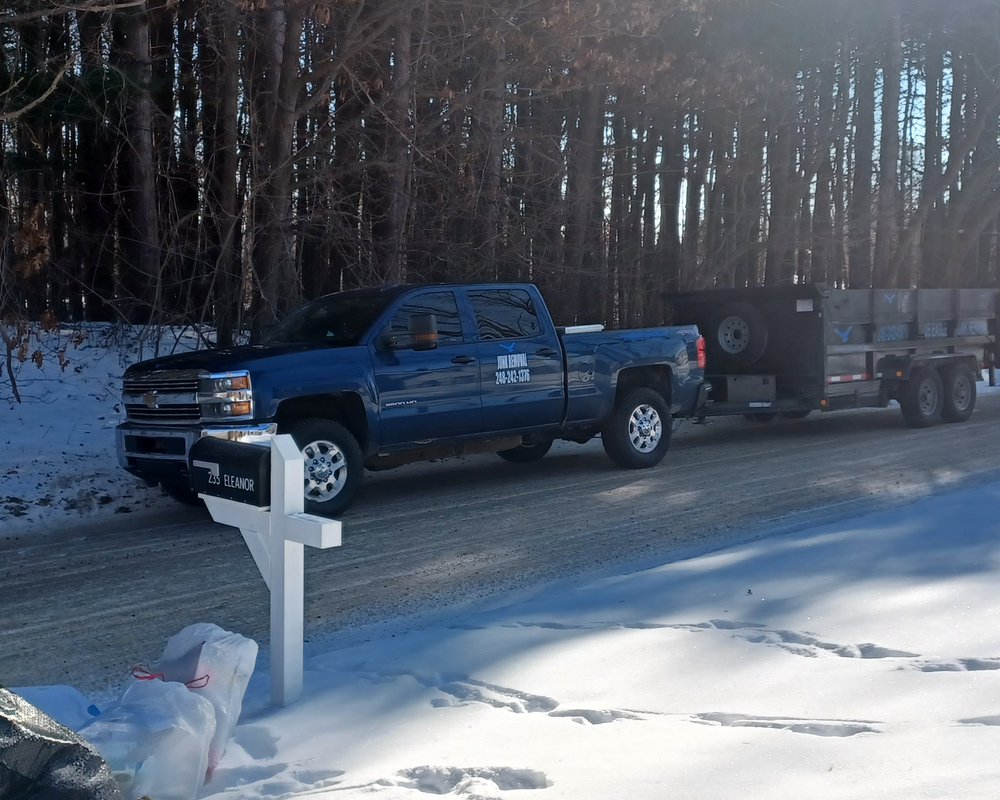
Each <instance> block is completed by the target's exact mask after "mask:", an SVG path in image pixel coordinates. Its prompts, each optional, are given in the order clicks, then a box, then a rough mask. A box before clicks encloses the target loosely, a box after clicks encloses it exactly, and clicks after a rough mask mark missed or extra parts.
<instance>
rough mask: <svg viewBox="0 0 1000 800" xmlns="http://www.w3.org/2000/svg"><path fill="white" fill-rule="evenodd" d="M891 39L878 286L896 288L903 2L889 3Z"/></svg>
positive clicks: (885, 69)
mask: <svg viewBox="0 0 1000 800" xmlns="http://www.w3.org/2000/svg"><path fill="white" fill-rule="evenodd" d="M886 14H887V22H888V36H887V37H886V44H885V52H884V56H883V59H882V125H881V128H882V137H881V146H880V148H879V163H880V167H879V189H878V212H877V216H876V221H875V261H874V265H875V266H874V269H875V276H874V283H873V285H874V286H877V287H878V288H880V289H888V288H892V287H893V286H895V284H896V275H897V272H896V270H894V269H892V264H891V261H890V259H891V255H892V252H893V248H894V244H895V241H896V239H897V231H896V221H897V214H898V210H897V204H898V202H899V81H900V66H901V59H902V20H901V9H900V0H886Z"/></svg>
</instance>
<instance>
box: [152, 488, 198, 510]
mask: <svg viewBox="0 0 1000 800" xmlns="http://www.w3.org/2000/svg"><path fill="white" fill-rule="evenodd" d="M160 487H161V488H162V489H163V493H164V494H165V495H166V496H167V497H169V498H170V499H171V500H176V501H177V502H178V503H183V504H184V505H186V506H200V505H204V501H203V500H202V499H201V498H200V497H198V493H197V492H196V491H195V490H194V489H192V488H191V487H190V486H183V485H181V484H179V483H161V484H160Z"/></svg>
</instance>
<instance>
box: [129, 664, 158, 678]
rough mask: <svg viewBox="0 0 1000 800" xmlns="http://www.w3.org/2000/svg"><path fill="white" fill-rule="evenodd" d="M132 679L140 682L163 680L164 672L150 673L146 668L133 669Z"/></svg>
mask: <svg viewBox="0 0 1000 800" xmlns="http://www.w3.org/2000/svg"><path fill="white" fill-rule="evenodd" d="M132 677H133V678H136V679H137V680H140V681H155V680H156V679H157V678H159V679H160V680H161V681H162V680H163V673H162V672H150V671H149V670H148V669H146V668H145V667H132Z"/></svg>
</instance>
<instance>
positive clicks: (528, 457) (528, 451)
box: [497, 439, 552, 464]
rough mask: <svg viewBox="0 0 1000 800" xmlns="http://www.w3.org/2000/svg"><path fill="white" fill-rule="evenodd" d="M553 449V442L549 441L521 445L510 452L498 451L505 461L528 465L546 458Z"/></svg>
mask: <svg viewBox="0 0 1000 800" xmlns="http://www.w3.org/2000/svg"><path fill="white" fill-rule="evenodd" d="M551 447H552V440H551V439H549V440H548V441H546V442H535V443H534V444H520V445H518V446H517V447H512V448H510V450H498V451H497V455H498V456H500V458H502V459H503V460H504V461H510V462H511V463H513V464H528V463H530V462H532V461H538V459H540V458H544V457H545V454H546V453H547V452H549V449H550V448H551Z"/></svg>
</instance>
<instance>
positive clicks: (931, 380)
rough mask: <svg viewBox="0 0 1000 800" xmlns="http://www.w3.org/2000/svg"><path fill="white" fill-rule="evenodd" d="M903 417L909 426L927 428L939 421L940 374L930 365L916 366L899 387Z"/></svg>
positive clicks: (942, 406)
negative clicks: (908, 377)
mask: <svg viewBox="0 0 1000 800" xmlns="http://www.w3.org/2000/svg"><path fill="white" fill-rule="evenodd" d="M899 405H900V408H901V409H902V411H903V419H905V420H906V424H907V425H909V426H910V427H911V428H928V427H930V426H931V425H936V424H937V423H939V422H940V421H941V413H942V411H943V410H944V387H943V384H942V382H941V376H940V375H938V372H937V370H936V369H932V368H931V367H918V368H917V369H915V370H913V372H911V373H910V379H909V380H908V381H903V383H902V384H900V387H899Z"/></svg>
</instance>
